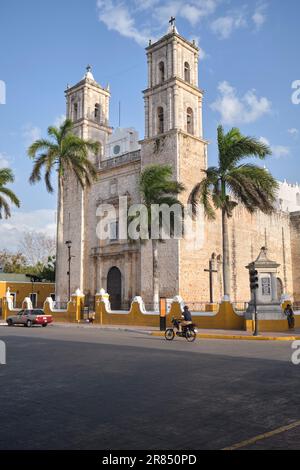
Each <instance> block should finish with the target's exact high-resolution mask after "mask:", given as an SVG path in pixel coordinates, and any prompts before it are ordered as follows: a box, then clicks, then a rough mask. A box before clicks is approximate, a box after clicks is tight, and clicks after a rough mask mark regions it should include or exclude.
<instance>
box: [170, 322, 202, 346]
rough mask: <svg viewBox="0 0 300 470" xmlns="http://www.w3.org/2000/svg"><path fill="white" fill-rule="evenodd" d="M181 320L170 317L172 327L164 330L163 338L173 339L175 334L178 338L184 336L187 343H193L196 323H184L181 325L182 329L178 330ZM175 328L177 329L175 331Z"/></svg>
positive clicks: (195, 334)
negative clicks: (184, 324)
mask: <svg viewBox="0 0 300 470" xmlns="http://www.w3.org/2000/svg"><path fill="white" fill-rule="evenodd" d="M180 323H181V321H180V320H177V319H176V318H172V325H173V327H172V328H168V329H167V330H166V332H165V339H166V340H167V341H173V339H174V338H175V336H178V337H179V338H185V339H186V340H187V341H188V342H189V343H193V342H194V341H195V340H196V338H197V333H198V330H197V329H196V325H194V324H193V323H191V324H190V325H186V326H183V327H182V331H180V328H179V325H180ZM176 330H177V331H176Z"/></svg>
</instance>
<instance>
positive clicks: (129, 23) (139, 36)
mask: <svg viewBox="0 0 300 470" xmlns="http://www.w3.org/2000/svg"><path fill="white" fill-rule="evenodd" d="M97 7H98V17H99V20H100V21H102V22H103V23H104V24H105V25H106V26H107V28H108V29H109V30H114V31H118V32H119V33H120V34H121V35H122V36H125V37H128V38H131V39H134V40H135V41H136V42H137V43H138V44H139V45H141V46H145V45H146V43H147V39H149V37H150V36H149V33H148V32H147V30H140V31H139V30H138V29H137V28H136V25H135V19H134V17H133V16H132V15H131V13H130V11H129V9H128V8H127V6H126V5H125V4H122V3H117V2H114V1H112V0H97Z"/></svg>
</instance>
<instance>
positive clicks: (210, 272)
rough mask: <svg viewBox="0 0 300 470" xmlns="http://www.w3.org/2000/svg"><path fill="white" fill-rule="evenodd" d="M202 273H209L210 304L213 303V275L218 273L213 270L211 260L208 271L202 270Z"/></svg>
mask: <svg viewBox="0 0 300 470" xmlns="http://www.w3.org/2000/svg"><path fill="white" fill-rule="evenodd" d="M204 272H206V273H209V297H210V303H211V304H213V303H214V290H213V274H214V273H217V272H218V271H217V270H216V269H214V266H213V260H212V259H210V260H209V269H204Z"/></svg>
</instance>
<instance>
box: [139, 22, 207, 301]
mask: <svg viewBox="0 0 300 470" xmlns="http://www.w3.org/2000/svg"><path fill="white" fill-rule="evenodd" d="M174 23H175V19H174V18H172V19H171V21H170V27H169V30H168V32H167V34H166V35H165V36H163V37H162V38H161V39H159V40H158V41H157V42H155V43H153V44H152V43H151V42H150V43H149V46H148V47H147V49H146V53H147V62H148V88H147V89H146V90H145V91H144V92H143V94H144V101H145V138H144V140H143V141H142V142H141V167H142V170H143V169H144V168H145V167H147V166H148V165H151V164H161V165H166V164H168V165H170V166H171V167H172V169H173V177H174V179H176V180H177V181H180V182H181V183H183V185H184V186H185V188H186V190H185V191H184V192H183V193H182V194H181V195H180V201H181V202H182V203H183V204H187V201H188V197H189V194H190V192H191V190H192V189H193V187H194V186H195V185H196V184H197V183H198V182H199V181H201V179H203V176H204V173H203V170H205V169H206V168H207V144H208V142H207V141H205V140H204V138H203V126H202V101H203V91H202V90H201V89H200V88H199V86H198V61H199V49H198V47H197V46H196V44H195V42H190V41H188V40H187V39H185V38H184V37H182V36H181V35H180V34H179V33H178V31H177V28H176V26H175V24H174ZM147 245H148V246H147ZM149 246H150V244H146V245H145V246H143V247H142V248H141V252H142V256H141V260H142V266H143V269H142V293H141V295H142V296H143V298H144V297H145V299H146V302H148V301H149V300H150V299H148V298H147V292H149V287H148V286H149V285H151V284H152V279H151V275H149V273H151V263H152V255H151V252H150V248H149ZM197 257H199V250H198V252H196V251H195V250H193V249H190V247H188V246H187V244H186V243H185V240H168V241H167V242H166V243H164V244H163V245H162V246H161V247H160V253H159V259H160V263H159V269H160V282H161V292H160V295H161V296H162V297H167V298H169V297H172V296H174V295H178V293H180V295H182V296H184V295H185V292H190V289H191V286H189V285H188V283H187V282H188V281H187V280H188V279H190V275H189V273H190V272H191V271H190V270H191V269H192V268H193V266H195V270H196V271H197V270H199V264H198V265H197V264H196V263H199V260H197ZM201 262H203V261H202V260H201ZM145 266H147V268H146V269H145ZM147 287H148V288H147Z"/></svg>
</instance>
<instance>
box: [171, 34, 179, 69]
mask: <svg viewBox="0 0 300 470" xmlns="http://www.w3.org/2000/svg"><path fill="white" fill-rule="evenodd" d="M177 57H178V54H177V41H176V40H174V41H173V60H172V62H173V64H172V68H173V70H172V75H173V77H176V76H177V75H178V64H177Z"/></svg>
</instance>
